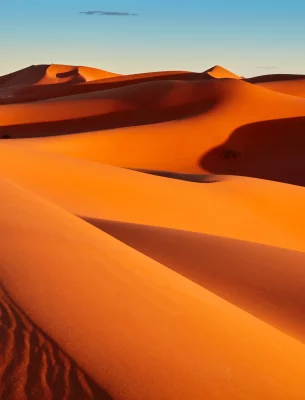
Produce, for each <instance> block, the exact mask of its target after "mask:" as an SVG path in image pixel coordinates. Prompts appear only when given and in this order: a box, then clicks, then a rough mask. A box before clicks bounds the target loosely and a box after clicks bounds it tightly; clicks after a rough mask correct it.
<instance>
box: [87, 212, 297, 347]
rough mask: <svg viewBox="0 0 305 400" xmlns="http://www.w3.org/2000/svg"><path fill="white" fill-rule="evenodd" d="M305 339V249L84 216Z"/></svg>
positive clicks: (201, 283)
mask: <svg viewBox="0 0 305 400" xmlns="http://www.w3.org/2000/svg"><path fill="white" fill-rule="evenodd" d="M84 219H85V220H86V221H87V222H89V223H90V224H92V225H94V226H96V227H97V228H99V229H102V230H103V231H104V232H106V233H108V234H110V235H112V236H114V237H115V238H117V239H119V240H120V241H122V242H124V243H126V244H128V245H129V246H131V247H133V248H135V249H136V250H138V251H140V252H141V253H143V254H145V255H147V256H148V257H150V258H152V259H154V260H156V261H158V262H160V263H161V264H164V265H166V266H167V267H169V268H171V269H172V270H174V271H176V272H178V273H179V274H181V275H183V276H185V277H186V278H188V279H191V280H192V281H194V282H196V283H198V284H199V285H201V286H202V287H204V288H206V289H208V290H210V291H211V292H213V293H216V294H217V295H218V296H221V297H223V298H224V299H226V300H228V301H230V302H231V303H233V304H235V305H237V306H238V307H241V308H243V309H245V310H247V311H248V312H249V313H250V314H253V315H255V316H256V317H258V318H260V319H263V320H264V321H266V322H268V323H269V324H272V325H274V326H275V327H277V328H278V329H281V330H282V331H284V332H286V333H289V334H290V335H292V336H294V337H296V338H297V339H299V340H301V341H302V342H305V318H304V309H305V293H304V287H305V254H304V253H298V252H293V251H288V250H285V249H281V248H278V247H271V246H264V245H258V244H256V243H250V242H244V241H238V240H233V239H229V238H224V237H218V236H212V235H204V234H200V233H195V232H187V231H179V230H173V229H165V228H160V227H153V226H145V225H136V224H128V223H122V222H115V221H107V220H99V219H94V218H84Z"/></svg>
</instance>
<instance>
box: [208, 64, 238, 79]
mask: <svg viewBox="0 0 305 400" xmlns="http://www.w3.org/2000/svg"><path fill="white" fill-rule="evenodd" d="M205 73H206V74H208V75H210V76H211V77H213V78H217V79H223V78H231V79H241V76H238V75H236V74H233V72H231V71H229V70H227V69H225V68H223V67H221V66H220V65H215V66H214V67H212V68H210V69H208V70H206V71H205Z"/></svg>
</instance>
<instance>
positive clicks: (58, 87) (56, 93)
mask: <svg viewBox="0 0 305 400" xmlns="http://www.w3.org/2000/svg"><path fill="white" fill-rule="evenodd" d="M210 79H212V78H211V77H208V76H206V75H203V74H201V73H195V72H187V73H183V74H181V73H173V74H165V75H156V76H146V77H133V76H132V75H131V76H128V75H127V76H119V77H115V78H106V79H103V80H102V81H100V80H99V81H98V82H96V83H94V81H92V82H90V84H83V85H82V84H76V85H73V83H79V82H60V83H56V84H49V85H37V86H29V87H25V88H22V89H20V90H18V91H16V92H15V93H14V95H13V96H11V97H9V98H8V97H7V98H1V95H0V104H16V103H29V102H34V101H40V100H47V99H52V98H57V97H65V96H71V95H77V94H84V93H91V92H97V91H102V90H109V89H116V88H122V87H126V86H131V85H135V84H138V83H145V82H158V81H167V80H177V81H198V80H199V81H200V80H210ZM0 93H1V86H0Z"/></svg>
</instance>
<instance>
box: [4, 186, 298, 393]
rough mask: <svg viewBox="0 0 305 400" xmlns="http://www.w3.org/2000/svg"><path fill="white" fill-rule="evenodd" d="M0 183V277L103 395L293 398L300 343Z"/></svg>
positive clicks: (158, 265)
mask: <svg viewBox="0 0 305 400" xmlns="http://www.w3.org/2000/svg"><path fill="white" fill-rule="evenodd" d="M0 186H1V193H2V201H3V206H2V208H1V213H0V222H1V224H0V226H1V237H2V240H1V242H0V251H1V265H0V280H1V282H2V283H3V285H4V287H5V289H6V290H7V291H8V293H9V294H10V295H11V296H12V298H13V299H14V300H15V301H16V302H17V304H18V305H19V306H20V307H22V309H23V310H25V311H26V313H27V314H28V315H29V316H30V317H31V319H32V320H33V321H34V322H35V323H36V324H37V325H38V326H39V327H40V328H41V329H43V330H44V331H45V332H46V333H48V334H49V335H51V336H52V337H53V339H54V340H56V342H58V343H59V344H60V345H61V347H62V348H63V349H64V350H65V351H66V352H67V353H68V354H69V355H71V357H73V358H74V359H75V360H76V361H77V362H78V364H79V365H80V366H82V367H83V368H84V370H86V371H87V373H89V374H90V375H91V376H92V377H93V378H94V379H95V380H96V381H97V382H98V383H99V384H100V385H101V386H103V387H105V388H106V389H107V390H108V391H109V393H110V394H111V395H112V396H113V398H114V399H118V400H130V399H133V400H155V399H157V398H158V399H160V400H168V399H176V400H185V399H188V398H190V399H202V398H209V399H211V400H216V399H217V400H243V399H247V400H257V399H258V398H260V399H263V398H266V399H268V398H272V396H273V397H275V398H277V399H278V400H287V398H289V399H291V400H302V399H303V398H304V396H305V387H304V384H303V378H304V374H305V363H304V361H303V360H304V359H305V349H304V346H303V345H301V344H300V343H298V342H297V341H295V340H293V339H291V338H290V337H288V336H286V335H283V334H282V333H281V332H279V331H277V330H275V329H273V328H271V327H270V326H268V325H267V324H264V323H262V322H261V321H259V320H257V319H256V318H253V317H252V316H251V315H249V314H247V313H245V312H243V311H241V310H239V309H238V308H236V307H234V306H232V305H231V304H229V303H227V302H226V301H224V300H222V299H220V298H218V297H217V296H215V295H213V294H212V293H210V292H208V291H206V290H205V289H203V288H201V287H200V286H197V285H195V284H194V283H192V282H190V281H188V280H187V279H185V278H183V277H181V276H180V275H178V274H176V273H174V272H173V271H171V270H169V269H167V268H165V267H164V266H162V265H161V264H158V263H156V262H155V261H153V260H150V259H149V258H147V257H145V256H144V255H142V254H141V253H138V252H136V251H135V250H134V249H131V248H130V247H128V246H126V245H124V244H123V243H121V242H119V241H117V240H115V239H114V238H112V237H111V236H109V235H107V234H105V233H104V232H101V231H99V230H98V229H96V228H93V227H91V226H90V225H89V224H86V223H85V222H83V221H81V220H80V219H78V218H76V217H74V216H72V215H70V214H69V213H67V212H65V211H63V210H61V209H60V208H58V207H55V206H53V205H51V204H50V203H48V202H46V201H44V200H42V199H39V198H38V197H36V196H34V195H32V194H30V193H28V192H26V191H24V190H22V189H20V188H19V187H16V186H15V185H12V184H9V183H8V182H4V181H2V182H1V183H0ZM20 205H22V207H21V206H20ZM15 243H18V252H16V249H15V246H14V244H15ZM34 248H35V250H36V251H35V257H32V256H33V250H34ZM30 259H31V263H29V260H30ZM42 266H43V268H42ZM71 266H72V268H71ZM58 293H62V294H64V296H58ZM296 360H297V362H296Z"/></svg>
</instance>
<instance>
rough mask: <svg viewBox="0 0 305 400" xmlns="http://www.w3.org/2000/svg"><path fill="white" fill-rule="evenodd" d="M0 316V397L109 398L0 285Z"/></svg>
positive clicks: (102, 399) (37, 398) (108, 399)
mask: <svg viewBox="0 0 305 400" xmlns="http://www.w3.org/2000/svg"><path fill="white" fill-rule="evenodd" d="M0 317H1V318H0V339H1V346H0V361H1V368H0V397H1V399H20V400H21V399H25V398H26V399H31V400H41V399H54V400H56V399H58V400H59V399H67V400H68V399H70V400H74V399H78V400H111V399H112V397H110V395H108V393H107V392H106V391H105V390H104V389H102V388H101V387H99V386H98V385H97V384H96V383H95V382H94V381H93V380H92V379H91V378H90V377H89V376H88V375H87V374H85V373H84V372H83V371H82V370H81V369H80V367H79V366H78V365H77V364H76V363H75V361H74V360H72V359H71V358H70V357H69V356H68V355H67V354H66V353H65V352H64V351H62V350H61V349H60V347H59V346H58V345H57V344H56V343H55V342H54V341H53V340H52V339H51V338H49V337H48V336H47V335H46V334H44V332H42V331H41V330H40V328H39V327H37V326H36V325H35V324H34V323H33V322H32V321H31V320H30V319H29V318H28V317H27V316H26V314H25V313H24V312H23V311H22V310H21V309H20V308H19V306H18V305H17V304H16V303H14V301H13V300H12V299H11V298H10V297H9V295H8V294H7V293H6V291H5V289H4V288H2V286H0ZM101 362H102V361H101ZM17 382H18V384H17ZM22 393H24V396H23V395H22Z"/></svg>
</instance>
